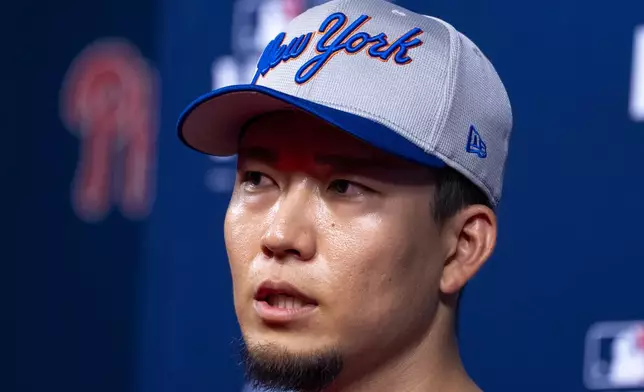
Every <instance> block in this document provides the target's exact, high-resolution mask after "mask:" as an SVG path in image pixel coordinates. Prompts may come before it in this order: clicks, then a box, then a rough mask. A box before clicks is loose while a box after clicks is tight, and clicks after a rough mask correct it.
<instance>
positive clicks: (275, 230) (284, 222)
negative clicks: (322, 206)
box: [262, 189, 317, 261]
mask: <svg viewBox="0 0 644 392" xmlns="http://www.w3.org/2000/svg"><path fill="white" fill-rule="evenodd" d="M311 198H312V194H311V192H310V191H309V190H307V189H299V190H292V191H291V192H289V193H288V194H286V195H285V196H283V197H282V199H281V200H280V202H279V204H278V205H277V207H276V208H277V211H276V212H275V214H274V215H273V220H272V221H271V223H270V224H269V226H268V228H267V230H266V233H265V234H264V236H263V237H262V250H263V252H264V254H266V256H268V257H271V258H274V259H284V258H287V257H293V258H295V259H297V260H301V261H307V260H311V259H312V258H313V257H314V256H315V254H316V252H317V249H316V232H315V223H314V220H315V217H314V216H313V215H314V213H313V210H312V209H313V208H314V206H313V204H314V202H313V201H312V200H311Z"/></svg>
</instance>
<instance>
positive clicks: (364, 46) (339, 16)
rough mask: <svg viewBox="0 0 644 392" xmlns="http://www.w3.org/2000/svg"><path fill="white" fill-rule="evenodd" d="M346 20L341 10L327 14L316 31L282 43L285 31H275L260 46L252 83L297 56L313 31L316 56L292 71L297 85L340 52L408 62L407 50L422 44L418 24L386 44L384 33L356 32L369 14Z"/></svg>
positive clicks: (306, 45)
mask: <svg viewBox="0 0 644 392" xmlns="http://www.w3.org/2000/svg"><path fill="white" fill-rule="evenodd" d="M347 19H348V18H347V16H346V15H345V14H343V13H341V12H337V13H334V14H331V15H329V16H328V17H327V18H326V19H325V20H324V22H322V25H321V26H320V29H319V30H318V31H317V33H313V32H311V33H307V34H304V35H301V36H299V37H295V38H293V39H292V40H291V41H290V42H289V43H288V44H285V43H284V39H285V38H286V33H280V34H278V35H277V37H275V39H274V40H272V41H271V42H270V43H269V44H268V45H267V46H266V49H264V52H263V53H262V56H261V57H260V59H259V62H258V64H257V72H256V73H255V77H254V78H253V82H252V83H253V84H255V83H257V80H258V79H259V77H260V76H261V77H264V76H266V75H267V74H268V73H269V72H270V71H271V70H272V69H274V68H275V67H277V66H278V65H280V64H282V63H287V62H289V61H290V60H294V59H297V58H298V57H299V56H300V55H302V53H304V51H306V49H307V48H308V46H309V45H310V44H311V41H312V39H313V35H314V34H321V35H322V37H321V38H320V40H319V41H318V42H317V45H316V47H315V50H316V52H317V55H316V56H314V57H313V58H311V59H310V60H309V61H307V62H306V63H304V64H303V65H302V67H300V69H298V71H297V72H296V73H295V82H296V83H297V84H304V83H306V82H308V81H309V80H311V79H312V78H313V77H315V76H316V75H317V74H318V72H320V70H321V69H322V68H323V67H324V66H325V65H326V64H327V63H328V62H329V60H331V58H333V57H334V56H335V55H337V54H338V53H340V52H345V53H346V54H358V53H360V52H362V51H366V53H367V55H368V56H369V57H372V58H374V59H378V60H380V61H383V62H389V61H390V60H391V59H392V57H393V60H394V62H395V63H396V64H399V65H405V64H409V63H411V62H412V58H411V57H409V54H408V52H409V50H410V49H412V48H415V47H417V46H420V45H422V44H423V41H422V40H420V39H419V38H418V36H419V35H420V34H422V33H423V30H421V29H420V28H418V27H416V28H413V29H411V30H409V31H408V32H407V33H405V34H404V35H402V36H401V37H400V38H398V39H397V40H395V41H394V42H392V43H390V42H389V40H388V37H387V35H386V34H385V33H384V32H383V33H380V34H377V35H374V36H372V35H370V34H369V33H366V32H357V31H358V30H359V29H360V27H362V26H363V25H364V24H365V23H367V22H369V20H370V19H371V17H369V16H367V15H361V16H360V17H359V18H358V19H356V20H355V21H354V22H353V23H351V24H350V25H349V26H348V27H346V25H347ZM345 27H346V28H345Z"/></svg>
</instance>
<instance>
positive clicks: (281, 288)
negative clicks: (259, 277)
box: [255, 280, 318, 305]
mask: <svg viewBox="0 0 644 392" xmlns="http://www.w3.org/2000/svg"><path fill="white" fill-rule="evenodd" d="M274 294H284V295H288V296H291V297H295V298H299V299H300V300H302V302H304V303H305V304H307V305H317V304H318V303H317V301H316V300H315V299H313V298H311V297H309V296H308V295H306V294H304V293H303V292H302V291H301V290H299V289H298V288H297V287H295V286H293V285H292V284H290V283H288V282H284V281H274V280H265V281H264V282H262V283H261V284H260V285H259V286H258V287H257V289H256V290H255V300H257V301H264V300H266V298H267V297H268V296H269V295H274Z"/></svg>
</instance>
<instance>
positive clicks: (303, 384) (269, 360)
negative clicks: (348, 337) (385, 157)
mask: <svg viewBox="0 0 644 392" xmlns="http://www.w3.org/2000/svg"><path fill="white" fill-rule="evenodd" d="M240 354H241V358H242V363H243V365H244V369H245V372H246V378H247V380H248V382H249V383H250V384H251V385H252V386H253V387H255V388H264V389H268V390H271V391H273V390H277V391H297V392H321V391H324V389H325V388H326V387H328V386H329V385H331V384H332V383H333V381H334V380H335V379H336V378H337V377H338V375H339V374H340V372H341V371H342V363H343V361H342V356H341V355H340V353H339V351H338V350H335V349H325V350H317V351H315V352H310V353H292V352H289V351H287V350H286V349H284V348H282V347H279V346H276V345H273V344H267V345H260V344H246V343H245V342H243V343H242V345H241V349H240Z"/></svg>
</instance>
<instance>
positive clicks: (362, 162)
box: [315, 155, 388, 169]
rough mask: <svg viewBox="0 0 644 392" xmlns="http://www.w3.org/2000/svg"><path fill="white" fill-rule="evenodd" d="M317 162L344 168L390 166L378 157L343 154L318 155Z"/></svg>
mask: <svg viewBox="0 0 644 392" xmlns="http://www.w3.org/2000/svg"><path fill="white" fill-rule="evenodd" d="M315 162H316V163H318V164H320V165H331V166H337V167H340V168H343V169H384V168H385V167H387V166H388V165H386V164H385V163H384V162H382V161H381V160H378V159H373V158H367V157H348V156H342V155H317V156H316V157H315Z"/></svg>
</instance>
